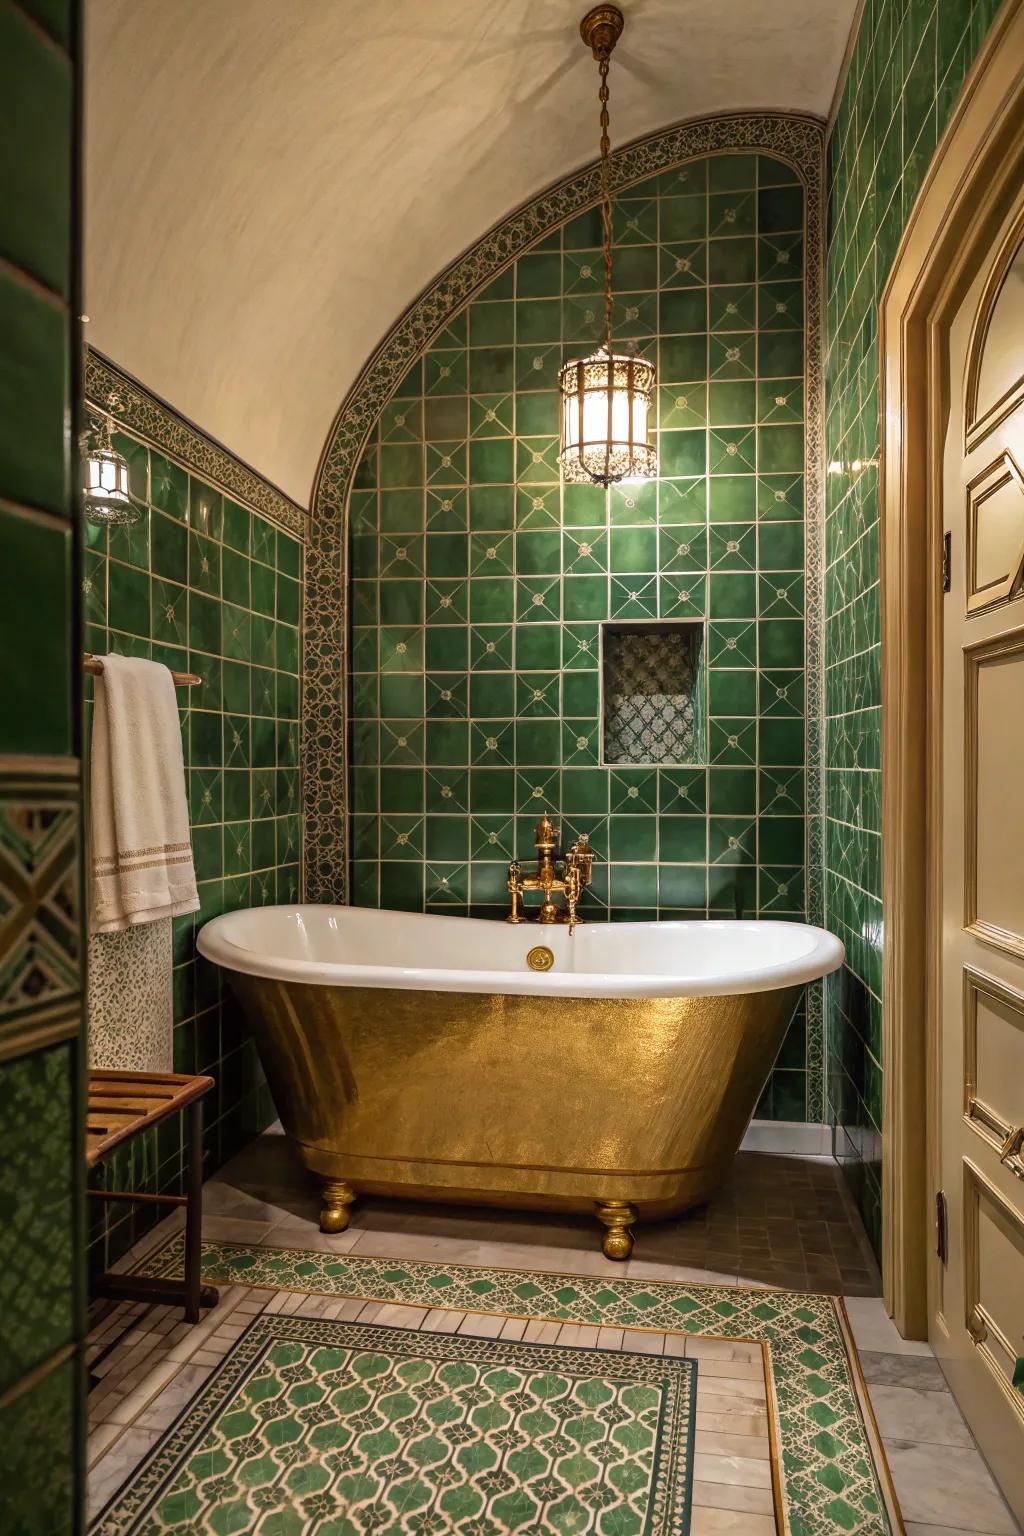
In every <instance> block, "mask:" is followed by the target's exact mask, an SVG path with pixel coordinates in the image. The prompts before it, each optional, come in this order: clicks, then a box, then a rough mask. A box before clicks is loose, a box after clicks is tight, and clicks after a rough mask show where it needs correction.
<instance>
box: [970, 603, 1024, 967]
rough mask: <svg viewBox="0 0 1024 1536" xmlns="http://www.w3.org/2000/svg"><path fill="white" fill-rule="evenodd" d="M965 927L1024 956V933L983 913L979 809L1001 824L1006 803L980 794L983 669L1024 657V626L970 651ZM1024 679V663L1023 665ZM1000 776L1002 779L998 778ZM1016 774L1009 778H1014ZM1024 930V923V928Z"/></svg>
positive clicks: (987, 941) (985, 941)
mask: <svg viewBox="0 0 1024 1536" xmlns="http://www.w3.org/2000/svg"><path fill="white" fill-rule="evenodd" d="M963 654H964V928H965V929H966V930H967V932H968V933H971V934H973V935H974V937H975V938H977V939H980V941H981V942H982V943H983V944H991V945H992V946H993V947H994V948H995V949H1001V950H1003V951H1004V952H1005V953H1006V954H1009V955H1013V956H1015V957H1016V958H1018V959H1019V958H1021V957H1022V956H1024V932H1020V933H1018V932H1017V931H1016V930H1015V929H1013V928H1009V927H1006V926H1004V925H1002V924H999V923H995V922H992V921H990V920H988V919H987V918H985V917H984V916H983V915H979V912H978V848H979V843H980V841H981V832H980V828H979V819H978V818H979V807H980V804H981V803H982V802H983V803H984V804H985V805H986V806H989V807H990V808H991V809H992V812H993V814H995V815H997V816H998V817H999V819H1000V820H1002V816H1003V802H1002V800H997V799H995V798H994V797H992V796H987V795H986V796H982V795H980V794H979V781H980V778H981V771H982V770H981V764H980V761H979V754H980V751H981V743H980V740H979V737H980V728H979V719H978V714H979V706H980V685H981V675H982V670H983V668H984V667H986V666H991V665H992V664H993V663H995V662H1004V661H1008V660H1009V659H1010V658H1011V657H1013V656H1019V657H1021V658H1024V624H1020V625H1017V626H1015V627H1014V628H1013V629H1007V630H1003V631H1002V632H1001V633H1000V634H998V635H993V636H992V637H991V638H989V639H987V640H976V641H974V643H973V644H971V645H968V646H965V647H964V653H963ZM1020 667H1021V672H1022V676H1024V659H1022V661H1021V663H1020ZM997 777H998V775H997ZM1009 777H1010V775H1009V774H1006V775H1004V778H1005V779H1007V780H1008V779H1009ZM1021 927H1022V929H1024V922H1022V924H1021Z"/></svg>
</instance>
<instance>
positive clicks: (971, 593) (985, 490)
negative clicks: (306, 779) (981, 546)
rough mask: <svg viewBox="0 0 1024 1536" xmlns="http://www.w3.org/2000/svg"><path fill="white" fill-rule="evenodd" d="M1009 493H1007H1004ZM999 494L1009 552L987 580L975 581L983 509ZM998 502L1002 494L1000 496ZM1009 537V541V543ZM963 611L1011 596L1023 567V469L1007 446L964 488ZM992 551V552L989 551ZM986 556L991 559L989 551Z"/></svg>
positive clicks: (987, 606) (974, 609)
mask: <svg viewBox="0 0 1024 1536" xmlns="http://www.w3.org/2000/svg"><path fill="white" fill-rule="evenodd" d="M1007 492H1009V495H1008V496H1007V495H1006V493H1007ZM1000 493H1003V495H1004V496H1005V503H1003V504H1004V505H1005V506H1007V507H1008V509H1009V511H1010V517H1009V518H1008V519H1006V521H1007V522H1009V523H1010V525H1011V526H1010V529H1009V530H1008V532H1009V538H1007V537H1006V536H1005V535H1004V538H1003V541H1002V542H1003V546H1004V550H1006V549H1008V550H1010V551H1011V552H1010V553H1008V554H1004V557H1003V558H1002V559H1000V560H999V561H998V563H997V567H996V571H995V572H993V573H992V574H991V575H990V576H989V578H988V580H987V581H981V580H979V572H978V535H979V533H981V532H982V531H983V530H982V524H983V523H984V521H985V514H986V508H988V507H990V506H991V505H992V504H993V499H994V498H995V497H997V496H1000ZM1000 499H1001V502H1002V497H1001V498H1000ZM1011 540H1012V541H1013V542H1012V543H1011ZM967 545H968V569H967V573H966V574H967V612H968V613H978V612H980V611H981V609H983V608H991V607H993V606H994V605H995V604H996V603H1003V602H1006V601H1007V599H1008V598H1010V597H1012V596H1014V595H1015V589H1016V588H1017V587H1018V586H1019V583H1020V576H1021V569H1022V567H1024V472H1022V471H1021V468H1020V465H1019V464H1018V463H1017V461H1016V459H1015V458H1014V456H1013V454H1012V453H1011V452H1010V450H1009V448H1006V449H1004V450H1003V452H1002V453H1001V454H1000V455H999V457H998V458H996V459H993V460H992V462H991V464H989V465H987V466H986V468H985V469H983V470H981V471H980V473H978V474H976V475H975V476H974V477H973V479H972V480H971V482H970V484H969V485H968V487H967ZM993 553H994V552H993ZM989 558H990V559H991V558H992V555H991V554H990V556H989Z"/></svg>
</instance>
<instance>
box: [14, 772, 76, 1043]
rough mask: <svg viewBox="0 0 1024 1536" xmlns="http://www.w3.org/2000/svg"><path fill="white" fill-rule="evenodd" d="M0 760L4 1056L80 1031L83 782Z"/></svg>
mask: <svg viewBox="0 0 1024 1536" xmlns="http://www.w3.org/2000/svg"><path fill="white" fill-rule="evenodd" d="M13 761H16V760H11V759H6V760H5V762H4V763H3V764H0V1057H9V1056H14V1055H20V1054H21V1053H22V1052H24V1051H28V1050H35V1049H39V1048H41V1047H42V1046H43V1045H49V1044H52V1043H53V1042H54V1041H55V1040H60V1039H64V1038H67V1037H68V1036H70V1035H73V1034H75V1033H77V1031H78V1028H79V1024H80V1016H81V985H82V953H81V931H80V922H79V882H80V868H79V863H80V827H81V813H82V803H81V788H80V784H79V780H78V764H77V762H75V761H73V760H69V763H70V765H71V769H73V772H72V771H58V772H52V773H51V772H49V771H47V770H46V767H45V766H43V767H41V771H38V772H36V771H33V769H34V766H35V765H34V764H33V761H32V759H30V758H29V759H26V760H25V765H24V766H23V767H15V766H13Z"/></svg>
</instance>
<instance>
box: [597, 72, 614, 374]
mask: <svg viewBox="0 0 1024 1536" xmlns="http://www.w3.org/2000/svg"><path fill="white" fill-rule="evenodd" d="M598 69H599V71H600V75H601V89H600V90H599V91H598V93H597V94H598V100H599V101H600V103H601V231H602V242H603V245H604V333H605V345H606V347H607V348H608V352H609V354H610V353H611V350H612V306H613V300H612V190H611V171H610V167H609V164H608V155H609V152H610V150H611V139H610V138H609V137H608V123H609V118H608V59H607V57H605V58H603V59H601V60H600V61H599V63H598Z"/></svg>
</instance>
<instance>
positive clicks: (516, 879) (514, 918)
mask: <svg viewBox="0 0 1024 1536" xmlns="http://www.w3.org/2000/svg"><path fill="white" fill-rule="evenodd" d="M505 883H506V886H507V888H508V892H509V895H510V896H511V897H512V905H511V910H510V912H509V914H508V917H506V919H505V921H506V923H525V922H528V921H529V919H528V918H526V917H525V916H524V915H523V913H522V911H521V910H520V902H521V900H522V895H523V878H522V870H521V869H520V867H519V861H518V860H517V859H513V860H512V862H511V864H510V865H509V867H508V880H507V881H506V882H505Z"/></svg>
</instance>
